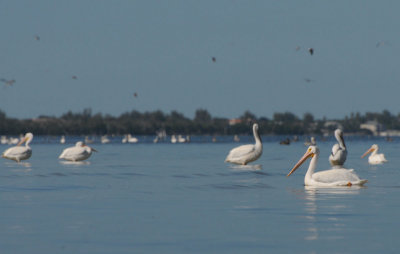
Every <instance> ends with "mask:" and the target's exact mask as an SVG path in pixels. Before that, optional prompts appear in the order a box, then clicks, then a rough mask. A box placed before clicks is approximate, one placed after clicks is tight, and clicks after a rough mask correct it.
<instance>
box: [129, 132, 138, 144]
mask: <svg viewBox="0 0 400 254" xmlns="http://www.w3.org/2000/svg"><path fill="white" fill-rule="evenodd" d="M127 138H128V143H137V142H138V141H139V140H138V139H137V138H136V137H133V136H132V135H131V134H128V137H127Z"/></svg>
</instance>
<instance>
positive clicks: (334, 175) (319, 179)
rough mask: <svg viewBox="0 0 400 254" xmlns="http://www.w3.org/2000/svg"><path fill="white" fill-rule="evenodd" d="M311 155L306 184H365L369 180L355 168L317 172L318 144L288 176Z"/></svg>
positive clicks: (309, 150) (308, 150)
mask: <svg viewBox="0 0 400 254" xmlns="http://www.w3.org/2000/svg"><path fill="white" fill-rule="evenodd" d="M310 157H311V162H310V166H309V167H308V170H307V173H306V176H305V177H304V185H306V186H316V187H333V186H352V185H363V184H365V183H366V182H367V180H361V179H360V178H359V177H358V176H357V175H356V174H355V173H354V170H353V169H345V168H334V169H330V170H324V171H320V172H317V173H315V168H316V166H317V161H318V157H319V149H318V147H317V146H310V147H308V149H307V152H306V153H305V154H304V156H303V157H302V158H301V159H300V160H299V161H298V162H297V163H296V165H294V167H293V169H292V170H291V171H290V173H289V174H288V175H287V176H290V175H291V174H292V173H293V172H294V171H295V170H296V169H298V168H299V167H300V166H301V164H303V163H304V162H305V161H306V160H307V159H308V158H310Z"/></svg>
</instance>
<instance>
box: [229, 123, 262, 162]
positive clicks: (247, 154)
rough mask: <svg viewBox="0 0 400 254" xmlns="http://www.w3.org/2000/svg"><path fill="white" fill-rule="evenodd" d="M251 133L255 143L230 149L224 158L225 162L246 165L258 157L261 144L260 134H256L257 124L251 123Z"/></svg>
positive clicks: (260, 152) (260, 151)
mask: <svg viewBox="0 0 400 254" xmlns="http://www.w3.org/2000/svg"><path fill="white" fill-rule="evenodd" d="M253 135H254V139H255V140H256V143H255V144H254V145H252V144H250V145H242V146H239V147H236V148H234V149H232V150H231V151H230V152H229V154H228V156H227V157H226V159H225V162H230V163H235V164H240V165H246V164H247V163H249V162H252V161H255V160H257V159H258V158H260V156H261V154H262V151H263V146H262V142H261V138H260V135H259V134H258V124H256V123H255V124H253Z"/></svg>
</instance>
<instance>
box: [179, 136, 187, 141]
mask: <svg viewBox="0 0 400 254" xmlns="http://www.w3.org/2000/svg"><path fill="white" fill-rule="evenodd" d="M185 142H186V139H185V138H184V137H182V135H178V143H185Z"/></svg>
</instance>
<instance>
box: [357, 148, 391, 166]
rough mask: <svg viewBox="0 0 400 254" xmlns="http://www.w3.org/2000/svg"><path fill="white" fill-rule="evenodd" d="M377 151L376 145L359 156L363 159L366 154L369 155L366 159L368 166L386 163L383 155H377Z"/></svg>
mask: <svg viewBox="0 0 400 254" xmlns="http://www.w3.org/2000/svg"><path fill="white" fill-rule="evenodd" d="M378 149H379V147H378V145H377V144H373V145H372V146H371V148H370V149H368V150H367V151H366V152H365V153H364V154H363V155H362V156H361V158H364V157H365V156H366V155H367V154H369V153H371V155H370V156H369V157H368V163H369V164H381V163H384V162H387V160H386V158H385V155H384V154H383V153H378Z"/></svg>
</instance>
